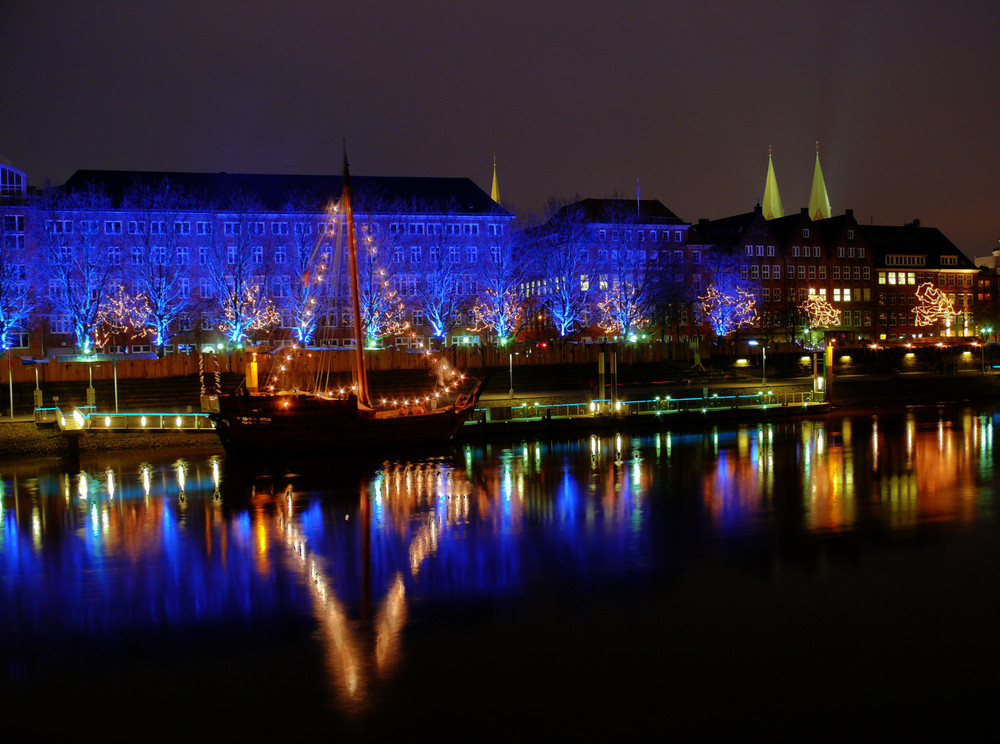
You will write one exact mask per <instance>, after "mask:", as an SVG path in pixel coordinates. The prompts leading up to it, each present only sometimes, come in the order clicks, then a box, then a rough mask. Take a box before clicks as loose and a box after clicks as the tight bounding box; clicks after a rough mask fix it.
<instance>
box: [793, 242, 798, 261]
mask: <svg viewBox="0 0 1000 744" xmlns="http://www.w3.org/2000/svg"><path fill="white" fill-rule="evenodd" d="M792 257H793V258H798V257H799V247H798V246H797V245H793V246H792Z"/></svg>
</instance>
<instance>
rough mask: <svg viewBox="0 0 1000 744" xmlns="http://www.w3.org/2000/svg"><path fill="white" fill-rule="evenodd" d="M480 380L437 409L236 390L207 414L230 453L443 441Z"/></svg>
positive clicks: (461, 418)
mask: <svg viewBox="0 0 1000 744" xmlns="http://www.w3.org/2000/svg"><path fill="white" fill-rule="evenodd" d="M481 391H482V382H480V383H478V384H477V385H476V386H475V388H473V390H472V392H471V393H469V394H468V395H463V396H459V398H458V399H457V400H456V401H455V403H453V404H449V405H447V406H443V407H441V408H438V409H436V410H434V409H431V410H425V409H421V408H415V407H414V408H406V409H392V410H388V411H374V410H372V409H369V408H366V407H364V406H362V405H360V404H359V403H358V400H357V398H356V397H354V396H349V397H347V398H343V399H339V398H328V397H324V396H319V395H310V394H305V393H286V394H280V393H279V394H252V393H245V392H237V393H233V394H231V395H222V396H219V397H218V399H217V406H215V407H217V409H218V410H212V411H211V412H210V416H211V418H212V420H213V421H214V422H215V428H216V432H217V433H218V435H219V440H220V441H221V442H222V446H223V447H224V448H225V450H226V453H227V454H230V455H234V456H240V457H243V456H249V457H260V456H268V455H296V454H307V455H318V454H331V455H332V454H337V453H341V452H346V451H353V450H369V449H374V448H385V447H395V446H401V447H412V446H414V445H423V444H438V443H441V442H447V441H448V440H450V439H451V438H452V437H454V436H455V434H456V432H458V430H459V429H460V428H461V427H462V425H463V424H464V423H465V422H466V421H467V420H468V419H469V417H470V416H471V415H472V413H473V411H474V410H475V407H476V404H477V403H478V401H479V395H480V393H481Z"/></svg>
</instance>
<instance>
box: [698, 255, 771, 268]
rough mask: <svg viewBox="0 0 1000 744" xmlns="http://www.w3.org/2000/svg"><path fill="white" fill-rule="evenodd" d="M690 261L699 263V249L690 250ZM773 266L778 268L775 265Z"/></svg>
mask: <svg viewBox="0 0 1000 744" xmlns="http://www.w3.org/2000/svg"><path fill="white" fill-rule="evenodd" d="M691 263H695V264H700V263H701V251H691ZM775 268H778V267H777V266H775Z"/></svg>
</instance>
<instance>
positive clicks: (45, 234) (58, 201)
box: [35, 189, 120, 353]
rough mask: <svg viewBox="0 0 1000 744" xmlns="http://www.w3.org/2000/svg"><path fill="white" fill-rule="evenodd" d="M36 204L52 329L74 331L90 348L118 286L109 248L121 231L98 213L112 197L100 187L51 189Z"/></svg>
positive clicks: (40, 275) (40, 271) (41, 273)
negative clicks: (107, 228) (112, 229)
mask: <svg viewBox="0 0 1000 744" xmlns="http://www.w3.org/2000/svg"><path fill="white" fill-rule="evenodd" d="M35 206H36V207H37V214H38V215H39V218H40V219H39V220H38V223H37V224H36V230H35V233H36V234H35V238H36V241H35V243H36V245H37V247H38V250H39V253H40V255H39V256H38V261H37V262H36V269H37V276H36V277H35V279H36V281H37V286H40V287H46V288H47V290H48V291H47V295H46V297H45V305H46V308H47V309H48V311H49V312H50V313H51V314H52V326H53V327H52V330H53V332H56V333H71V334H72V335H73V338H74V341H75V343H76V348H77V349H78V350H79V351H80V352H81V353H89V352H91V351H92V350H93V348H94V331H95V328H96V326H97V324H98V323H99V320H100V312H101V309H102V307H103V305H104V303H105V300H106V299H107V297H108V296H109V295H110V294H111V293H112V292H113V291H114V289H115V288H116V286H117V282H116V281H114V279H115V278H116V273H117V270H118V266H117V264H116V263H115V262H114V261H113V260H109V254H113V253H114V250H115V248H116V246H118V245H119V243H118V240H119V237H120V236H118V235H115V234H114V233H110V234H109V233H108V232H107V231H105V230H102V227H103V226H102V225H101V222H100V220H98V219H96V218H95V215H99V214H101V213H106V212H107V211H108V210H109V209H110V208H111V203H110V201H109V199H108V198H107V196H106V195H105V194H104V193H103V192H101V191H98V190H96V189H82V190H79V191H75V192H69V193H66V192H62V191H60V190H58V189H48V190H46V191H44V192H43V193H42V194H41V196H39V197H38V198H37V200H36V202H35ZM109 249H110V250H109Z"/></svg>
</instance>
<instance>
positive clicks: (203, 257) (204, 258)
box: [198, 245, 209, 266]
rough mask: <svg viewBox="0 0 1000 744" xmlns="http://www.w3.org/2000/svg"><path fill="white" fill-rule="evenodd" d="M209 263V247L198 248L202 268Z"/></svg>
mask: <svg viewBox="0 0 1000 744" xmlns="http://www.w3.org/2000/svg"><path fill="white" fill-rule="evenodd" d="M208 261H209V255H208V246H204V245H203V246H199V248H198V263H199V264H200V265H201V266H207V265H208Z"/></svg>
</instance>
